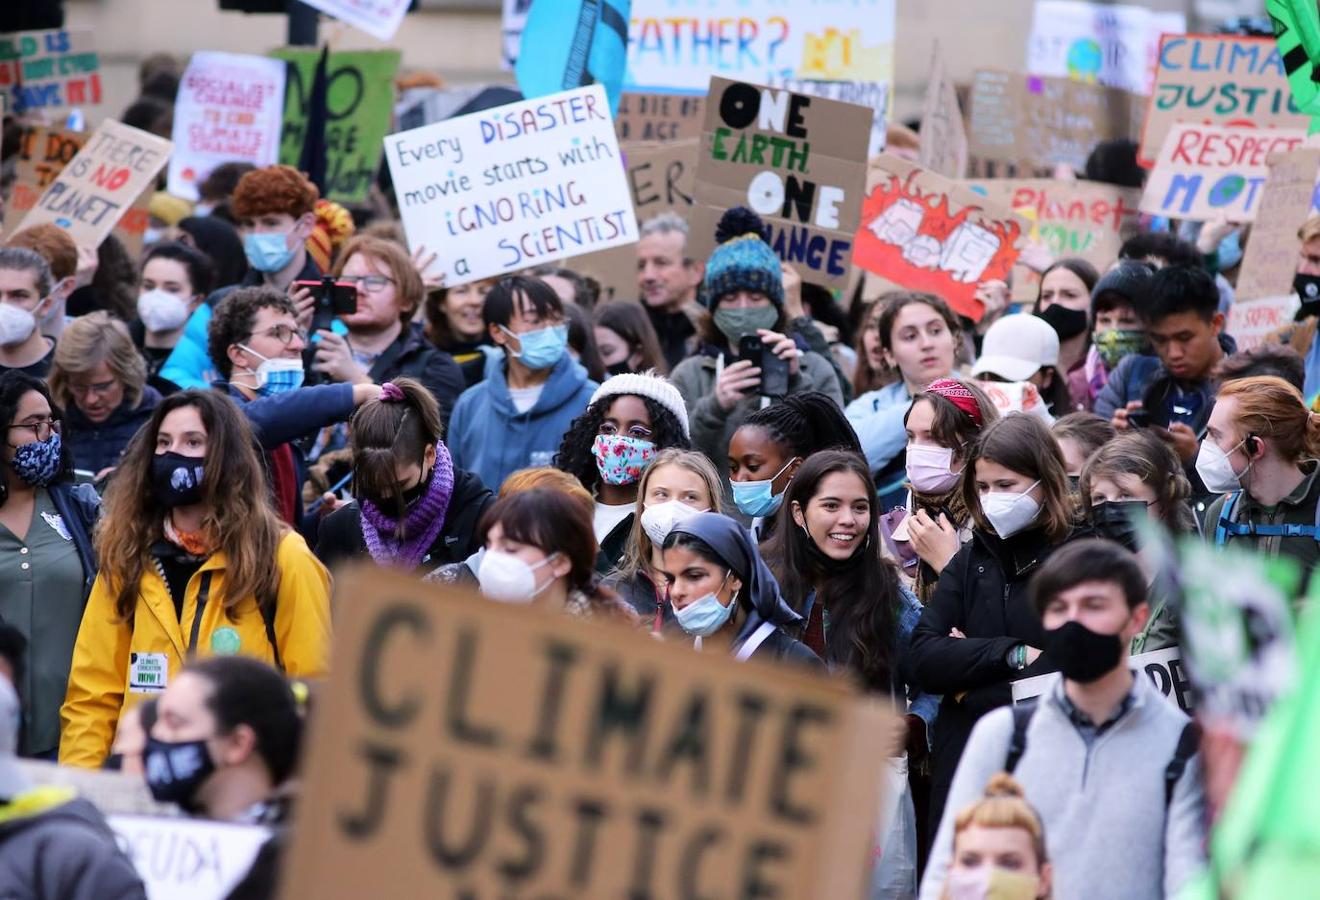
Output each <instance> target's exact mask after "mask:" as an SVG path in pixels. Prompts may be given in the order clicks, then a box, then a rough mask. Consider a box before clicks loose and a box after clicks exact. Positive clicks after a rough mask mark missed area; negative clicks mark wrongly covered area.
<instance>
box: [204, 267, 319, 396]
mask: <svg viewBox="0 0 1320 900" xmlns="http://www.w3.org/2000/svg"><path fill="white" fill-rule="evenodd" d="M263 309H277V310H279V311H280V312H284V313H288V314H289V315H291V316H292V315H296V314H297V310H296V309H295V308H294V306H293V301H292V300H290V299H289V298H288V297H286V296H285V295H284V294H281V293H280V292H279V291H277V290H275V289H274V288H268V287H246V288H239V289H238V290H236V291H234V292H233V293H232V294H230V295H229V296H228V297H226V298H225V299H223V300H221V301H220V303H219V304H217V305H216V308H215V314H214V315H213V316H211V324H210V325H208V326H207V328H206V352H207V354H208V355H209V356H210V357H211V362H212V363H214V364H215V370H216V371H217V372H219V373H220V377H221V378H223V379H224V380H225V381H228V380H229V376H230V375H232V374H233V373H234V364H233V363H232V362H230V361H229V348H230V347H232V346H234V344H241V343H243V342H244V341H246V340H247V339H248V338H250V337H252V328H253V326H255V325H256V323H257V313H259V312H261V310H263Z"/></svg>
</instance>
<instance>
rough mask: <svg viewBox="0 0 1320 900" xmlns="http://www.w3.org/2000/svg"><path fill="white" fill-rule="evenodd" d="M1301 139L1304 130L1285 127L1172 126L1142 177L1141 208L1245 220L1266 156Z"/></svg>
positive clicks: (1256, 200)
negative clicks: (1144, 177)
mask: <svg viewBox="0 0 1320 900" xmlns="http://www.w3.org/2000/svg"><path fill="white" fill-rule="evenodd" d="M1304 140H1306V132H1305V131H1304V130H1297V129H1290V128H1229V127H1226V126H1222V125H1198V124H1194V123H1189V122H1182V123H1179V124H1177V125H1174V126H1173V127H1172V128H1170V129H1169V133H1168V135H1166V136H1165V138H1164V146H1163V147H1161V148H1160V153H1159V156H1157V157H1156V160H1155V168H1154V169H1152V170H1151V173H1150V177H1149V178H1147V179H1146V188H1145V191H1144V193H1142V195H1141V211H1142V212H1144V213H1150V214H1151V215H1156V216H1167V217H1168V218H1171V219H1191V220H1194V221H1202V222H1204V221H1208V220H1209V219H1213V218H1215V217H1216V216H1218V215H1221V214H1223V215H1227V216H1228V218H1229V220H1230V221H1233V222H1250V221H1252V220H1254V219H1255V218H1256V211H1257V209H1258V208H1259V206H1260V197H1261V188H1262V187H1264V185H1265V179H1266V177H1267V176H1268V175H1269V166H1268V165H1267V161H1268V160H1269V158H1270V155H1271V154H1273V153H1286V152H1288V151H1289V150H1292V149H1294V148H1295V147H1298V146H1300V145H1301V144H1302V142H1303V141H1304Z"/></svg>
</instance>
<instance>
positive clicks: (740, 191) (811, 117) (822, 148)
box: [688, 78, 874, 288]
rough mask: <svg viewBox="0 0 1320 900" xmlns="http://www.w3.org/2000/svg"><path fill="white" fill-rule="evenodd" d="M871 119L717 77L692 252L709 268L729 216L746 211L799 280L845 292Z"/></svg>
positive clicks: (846, 107)
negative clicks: (755, 214) (725, 216)
mask: <svg viewBox="0 0 1320 900" xmlns="http://www.w3.org/2000/svg"><path fill="white" fill-rule="evenodd" d="M873 115H874V114H873V112H872V111H871V110H870V109H868V108H866V107H864V106H855V105H853V104H851V103H841V102H839V101H837V100H828V99H825V98H823V97H813V96H811V95H809V94H798V93H794V92H792V91H789V90H785V89H776V88H770V87H765V86H763V85H756V84H749V83H748V82H744V81H730V80H729V79H727V78H712V79H711V80H710V93H709V95H708V97H707V103H706V121H705V124H704V125H703V127H702V136H701V150H700V154H699V156H698V159H697V183H696V190H695V199H694V203H693V207H692V218H691V225H692V231H691V235H690V236H689V238H688V248H689V250H688V252H689V254H690V255H691V256H692V257H693V258H694V259H706V258H708V257H709V256H710V254H711V252H712V251H713V250H714V249H715V229H716V226H717V225H718V224H719V220H720V216H722V215H723V214H724V211H725V210H727V209H729V208H731V207H734V206H748V207H751V208H752V209H753V210H755V211H756V212H758V213H759V214H760V215H761V218H762V219H764V220H765V222H766V224H767V225H768V226H769V228H770V246H771V247H773V248H774V250H775V253H776V254H778V256H779V258H780V259H781V260H784V261H785V262H788V263H792V264H793V265H794V267H795V268H796V269H797V271H798V272H799V273H800V274H801V276H802V280H803V281H808V282H812V283H814V284H823V285H826V286H828V287H840V288H841V287H843V286H844V285H845V283H846V282H847V280H848V264H849V260H850V259H851V257H852V242H853V235H854V234H855V233H856V231H857V225H858V216H859V213H860V211H861V202H862V192H863V190H864V188H865V184H866V149H867V146H868V145H869V142H870V134H871V118H872V116H873Z"/></svg>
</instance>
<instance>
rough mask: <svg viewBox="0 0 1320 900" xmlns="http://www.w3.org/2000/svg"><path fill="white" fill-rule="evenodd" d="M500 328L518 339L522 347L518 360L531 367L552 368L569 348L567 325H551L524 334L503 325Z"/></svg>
mask: <svg viewBox="0 0 1320 900" xmlns="http://www.w3.org/2000/svg"><path fill="white" fill-rule="evenodd" d="M500 329H501V330H502V331H503V332H504V333H505V334H507V335H508V336H509V337H512V338H517V339H518V346H519V347H521V348H522V349H521V350H519V351H518V353H517V357H518V361H519V362H520V363H522V364H523V365H524V366H526V367H527V368H529V369H533V370H540V369H548V368H550V367H551V366H553V365H554V364H555V363H557V362H559V358H560V357H561V356H563V355H564V351H565V350H566V349H568V326H567V325H551V326H550V327H549V328H538V329H537V330H536V331H526V332H523V333H522V334H514V333H513V332H512V331H510V330H509V329H507V328H505V327H504V326H503V325H501V326H500Z"/></svg>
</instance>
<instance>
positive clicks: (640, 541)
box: [611, 447, 724, 580]
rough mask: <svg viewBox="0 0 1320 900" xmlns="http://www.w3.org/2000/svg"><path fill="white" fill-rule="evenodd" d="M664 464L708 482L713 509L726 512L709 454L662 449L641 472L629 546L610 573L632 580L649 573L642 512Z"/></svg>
mask: <svg viewBox="0 0 1320 900" xmlns="http://www.w3.org/2000/svg"><path fill="white" fill-rule="evenodd" d="M661 466H678V467H679V468H681V469H687V470H688V471H689V472H692V473H693V474H694V475H696V476H697V477H699V478H700V479H701V480H702V481H703V482H704V483H705V485H706V492H707V493H708V494H710V509H711V512H717V513H722V512H724V507H723V503H724V494H723V492H722V491H721V490H720V476H719V473H717V472H716V471H715V466H714V465H712V464H711V461H710V460H709V459H708V458H707V457H706V454H704V453H699V452H698V451H696V450H678V449H675V448H673V447H671V448H669V449H668V450H661V451H660V452H659V453H657V454H656V456H655V459H653V460H651V464H650V465H649V466H647V467H646V471H645V472H643V473H642V480H641V481H640V482H638V484H637V508H636V509H635V510H634V511H633V524H632V534H631V535H630V536H629V538H628V546H627V547H625V548H624V551H623V557H622V558H621V559H620V560H619V565H618V567H617V568H616V569H615V570H614V572H612V573H611V574H612V575H617V576H618V577H619V579H620V580H632V579H634V578H636V577H637V576H638V575H641V574H646V575H649V574H650V571H651V539H650V538H649V537H647V536H646V529H645V528H643V527H642V512H643V511H644V510H645V509H646V489H647V486H648V485H649V484H650V483H651V476H652V475H653V474H655V472H657V471H658V470H659V469H660V467H661Z"/></svg>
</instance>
